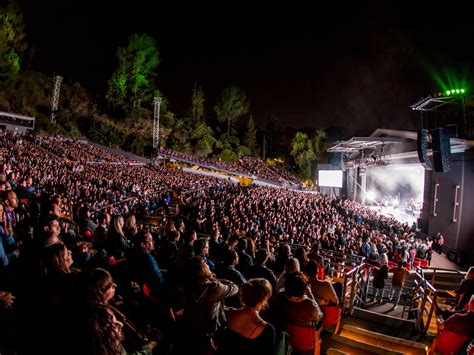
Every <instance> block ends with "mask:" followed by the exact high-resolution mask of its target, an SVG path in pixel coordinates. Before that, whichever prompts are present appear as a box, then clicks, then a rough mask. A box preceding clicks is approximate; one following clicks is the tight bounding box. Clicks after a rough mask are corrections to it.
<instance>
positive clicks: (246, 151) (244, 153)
mask: <svg viewBox="0 0 474 355" xmlns="http://www.w3.org/2000/svg"><path fill="white" fill-rule="evenodd" d="M237 154H238V156H239V157H248V156H251V155H252V151H251V150H250V148H249V147H246V146H244V145H239V146H238V147H237Z"/></svg>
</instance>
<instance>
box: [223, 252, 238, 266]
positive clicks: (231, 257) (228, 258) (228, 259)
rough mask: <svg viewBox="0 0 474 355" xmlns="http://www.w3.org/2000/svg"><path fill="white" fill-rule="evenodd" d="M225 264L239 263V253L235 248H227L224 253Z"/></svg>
mask: <svg viewBox="0 0 474 355" xmlns="http://www.w3.org/2000/svg"><path fill="white" fill-rule="evenodd" d="M222 262H223V263H224V265H226V266H228V265H237V264H238V263H239V254H237V252H236V251H235V250H225V251H224V253H223V255H222Z"/></svg>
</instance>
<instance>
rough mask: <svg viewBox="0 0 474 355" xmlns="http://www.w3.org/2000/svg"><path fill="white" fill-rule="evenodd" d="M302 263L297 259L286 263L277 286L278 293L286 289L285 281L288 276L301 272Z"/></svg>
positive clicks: (290, 259) (291, 259)
mask: <svg viewBox="0 0 474 355" xmlns="http://www.w3.org/2000/svg"><path fill="white" fill-rule="evenodd" d="M300 271H301V270H300V262H299V260H298V259H296V258H289V259H288V260H287V261H286V262H285V267H284V271H283V273H282V274H281V275H280V277H279V278H278V281H277V285H276V291H277V292H280V291H281V290H282V289H283V288H285V280H286V278H287V277H288V275H290V274H292V273H294V272H300Z"/></svg>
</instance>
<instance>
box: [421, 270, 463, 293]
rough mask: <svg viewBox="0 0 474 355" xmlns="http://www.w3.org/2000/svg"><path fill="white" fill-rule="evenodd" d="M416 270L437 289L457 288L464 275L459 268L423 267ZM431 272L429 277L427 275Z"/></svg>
mask: <svg viewBox="0 0 474 355" xmlns="http://www.w3.org/2000/svg"><path fill="white" fill-rule="evenodd" d="M417 271H418V272H419V273H420V274H421V275H422V276H423V278H425V275H426V276H428V277H426V278H430V279H431V281H430V283H431V285H433V287H436V288H437V289H438V290H440V289H441V290H457V289H458V287H459V285H460V284H461V281H462V279H464V277H465V276H466V273H465V272H461V271H459V270H451V269H443V268H431V267H427V268H423V269H417ZM429 274H431V277H429Z"/></svg>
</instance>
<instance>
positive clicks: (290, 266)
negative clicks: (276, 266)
mask: <svg viewBox="0 0 474 355" xmlns="http://www.w3.org/2000/svg"><path fill="white" fill-rule="evenodd" d="M299 271H300V262H299V260H298V259H296V258H289V259H288V260H287V261H286V262H285V273H287V274H291V273H293V272H299Z"/></svg>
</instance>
